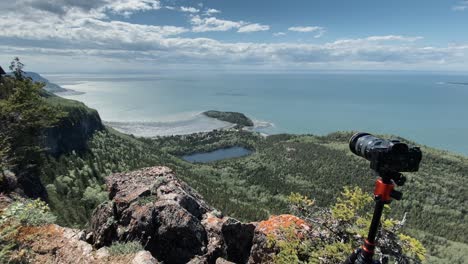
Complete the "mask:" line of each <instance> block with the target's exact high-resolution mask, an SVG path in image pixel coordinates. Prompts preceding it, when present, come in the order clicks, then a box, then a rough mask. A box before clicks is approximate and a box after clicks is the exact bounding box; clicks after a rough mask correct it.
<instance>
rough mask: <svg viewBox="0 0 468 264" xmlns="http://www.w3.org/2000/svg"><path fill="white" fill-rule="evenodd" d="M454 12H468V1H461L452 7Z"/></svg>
mask: <svg viewBox="0 0 468 264" xmlns="http://www.w3.org/2000/svg"><path fill="white" fill-rule="evenodd" d="M452 10H453V11H465V10H468V1H460V2H458V4H457V5H455V6H452Z"/></svg>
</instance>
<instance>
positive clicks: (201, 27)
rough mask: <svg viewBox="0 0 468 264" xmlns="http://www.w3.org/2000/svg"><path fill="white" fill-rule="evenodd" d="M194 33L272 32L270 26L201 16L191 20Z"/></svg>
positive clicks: (193, 17)
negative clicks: (235, 30) (231, 31)
mask: <svg viewBox="0 0 468 264" xmlns="http://www.w3.org/2000/svg"><path fill="white" fill-rule="evenodd" d="M190 23H191V24H192V31H193V32H210V31H229V30H233V29H237V32H239V33H249V32H257V31H267V30H270V26H268V25H262V24H258V23H248V22H245V21H231V20H224V19H218V18H216V17H200V16H199V15H195V16H192V17H191V18H190Z"/></svg>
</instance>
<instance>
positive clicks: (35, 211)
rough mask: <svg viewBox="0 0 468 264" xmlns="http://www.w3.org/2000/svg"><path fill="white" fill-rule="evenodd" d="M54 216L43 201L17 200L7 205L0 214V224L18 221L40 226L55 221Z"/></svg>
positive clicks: (23, 223)
mask: <svg viewBox="0 0 468 264" xmlns="http://www.w3.org/2000/svg"><path fill="white" fill-rule="evenodd" d="M55 219H56V218H55V216H54V215H53V214H52V213H51V212H50V209H49V206H47V204H46V203H45V202H44V201H41V200H39V199H37V200H25V201H17V202H14V203H12V204H11V205H10V206H8V207H7V208H6V209H5V211H3V213H2V215H1V216H0V225H4V224H6V223H9V222H18V223H19V224H20V225H26V226H40V225H46V224H52V223H54V222H55Z"/></svg>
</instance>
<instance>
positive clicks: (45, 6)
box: [0, 0, 161, 18]
mask: <svg viewBox="0 0 468 264" xmlns="http://www.w3.org/2000/svg"><path fill="white" fill-rule="evenodd" d="M160 8H161V6H160V2H159V0H80V1H75V0H16V1H2V2H1V3H0V10H2V12H8V11H13V12H16V11H18V10H21V11H22V12H21V13H22V14H23V15H29V14H35V15H38V12H39V13H41V12H42V13H51V14H57V15H61V16H65V15H69V14H70V13H71V14H77V13H81V14H87V15H88V16H89V14H93V17H101V18H102V17H105V16H106V15H105V13H106V12H111V13H114V14H118V15H124V16H130V15H132V14H134V13H136V12H140V11H149V10H157V9H160ZM42 15H45V14H42Z"/></svg>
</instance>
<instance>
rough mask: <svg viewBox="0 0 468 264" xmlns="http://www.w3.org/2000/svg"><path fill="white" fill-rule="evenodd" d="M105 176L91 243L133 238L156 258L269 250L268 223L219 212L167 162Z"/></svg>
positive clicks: (203, 259) (197, 259) (206, 259)
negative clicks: (105, 198)
mask: <svg viewBox="0 0 468 264" xmlns="http://www.w3.org/2000/svg"><path fill="white" fill-rule="evenodd" d="M106 181H107V182H106V184H107V186H108V189H109V198H110V201H108V202H107V203H104V204H102V205H100V206H99V207H98V208H97V209H96V210H95V212H94V213H93V217H92V219H91V225H90V229H89V230H88V235H87V238H88V241H89V242H90V243H92V244H93V245H94V246H95V247H96V248H99V247H103V246H110V245H111V244H112V243H113V242H115V241H121V242H127V241H138V242H140V243H141V244H142V245H143V246H144V248H145V250H147V251H149V252H150V253H151V254H152V256H153V257H155V258H156V259H157V260H158V261H161V262H163V263H175V264H177V263H209V264H211V263H212V264H214V263H223V261H224V263H231V262H232V263H247V262H249V263H260V262H259V261H257V260H262V258H261V257H262V256H263V255H262V254H263V252H261V251H262V250H269V249H267V248H266V246H265V243H264V242H262V239H263V240H265V236H266V234H267V233H268V232H270V229H269V227H270V226H269V225H266V224H265V223H264V222H260V223H258V224H257V223H242V222H239V221H237V220H235V219H233V218H229V217H223V216H222V214H221V213H219V212H218V211H217V210H215V209H214V208H212V207H210V206H209V205H208V204H207V203H206V202H205V201H204V200H203V198H202V197H201V196H200V195H199V194H198V193H197V192H195V191H194V190H193V189H192V188H190V187H189V186H188V185H187V184H185V183H184V182H182V181H180V180H179V179H177V178H176V177H175V175H174V173H173V172H172V170H170V169H169V168H167V167H151V168H145V169H141V170H138V171H133V172H130V173H116V174H113V175H111V176H109V177H108V178H107V179H106ZM279 217H280V218H281V219H283V220H285V219H289V220H290V221H292V218H291V217H292V216H288V217H282V216H279ZM296 220H297V219H294V221H295V223H296V224H297V223H299V221H298V220H297V221H296ZM271 221H273V222H275V220H271ZM259 225H260V227H259ZM282 226H284V225H283V224H278V225H272V227H271V228H273V229H274V228H281V227H282ZM302 227H303V228H304V229H305V228H306V226H302ZM252 245H254V246H252ZM251 254H254V255H255V256H257V255H258V256H259V257H258V258H257V257H254V258H252V256H251Z"/></svg>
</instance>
